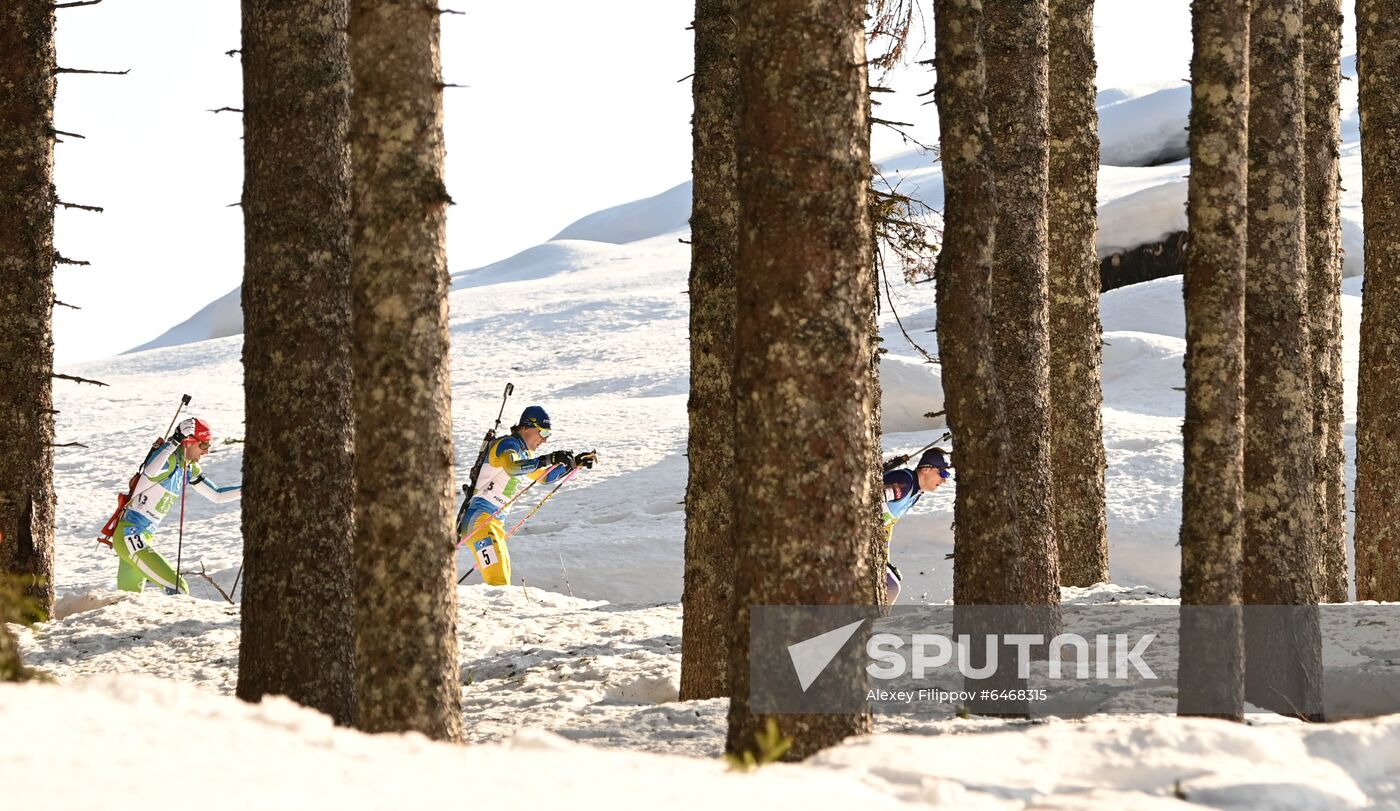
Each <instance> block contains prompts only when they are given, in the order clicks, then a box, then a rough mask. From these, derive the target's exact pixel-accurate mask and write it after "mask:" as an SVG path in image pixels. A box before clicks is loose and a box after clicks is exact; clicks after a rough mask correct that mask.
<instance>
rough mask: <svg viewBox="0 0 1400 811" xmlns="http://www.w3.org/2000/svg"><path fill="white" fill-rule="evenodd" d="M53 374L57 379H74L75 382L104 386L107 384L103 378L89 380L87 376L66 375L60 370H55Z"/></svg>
mask: <svg viewBox="0 0 1400 811" xmlns="http://www.w3.org/2000/svg"><path fill="white" fill-rule="evenodd" d="M53 376H54V378H55V379H57V380H71V381H73V382H74V383H88V384H91V385H93V386H103V387H105V386H106V385H107V384H106V383H103V382H102V381H101V380H88V379H87V378H86V377H78V376H77V375H64V374H59V373H58V372H54V373H53Z"/></svg>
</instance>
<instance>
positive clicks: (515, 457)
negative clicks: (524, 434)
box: [487, 436, 549, 478]
mask: <svg viewBox="0 0 1400 811" xmlns="http://www.w3.org/2000/svg"><path fill="white" fill-rule="evenodd" d="M488 455H489V457H490V458H489V459H488V460H487V461H489V462H490V463H491V464H492V465H493V466H495V467H498V468H500V469H501V470H504V471H505V472H506V473H508V474H510V475H512V476H526V475H530V477H531V478H536V477H535V476H533V475H531V474H534V473H535V472H536V471H542V470H546V469H548V468H549V456H548V455H545V456H538V457H528V456H526V454H525V448H524V445H523V444H522V443H521V442H520V440H518V439H516V438H515V437H513V436H512V437H506V438H505V439H502V440H499V441H497V442H496V443H495V444H494V445H492V446H491V449H490V452H489V454H488Z"/></svg>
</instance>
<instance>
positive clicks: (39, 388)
mask: <svg viewBox="0 0 1400 811" xmlns="http://www.w3.org/2000/svg"><path fill="white" fill-rule="evenodd" d="M54 59H55V56H54V11H53V3H52V2H48V0H10V1H9V2H6V3H5V5H4V8H3V9H2V10H0V347H4V353H3V355H0V575H2V576H8V577H11V578H14V579H15V581H16V585H17V586H19V587H20V589H21V590H22V593H23V596H24V597H25V598H27V599H26V605H25V606H23V607H22V608H21V609H20V610H19V612H18V614H17V617H18V618H19V619H20V620H22V621H25V622H33V621H36V620H40V619H43V618H45V617H46V616H47V615H48V614H49V612H50V611H51V610H52V609H53V599H54V587H53V579H54V491H53V267H54V249H53V207H54V199H55V198H54V187H53V143H54V142H53V139H54V133H53V99H54V88H55V84H54Z"/></svg>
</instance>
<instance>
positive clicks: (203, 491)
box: [190, 473, 243, 504]
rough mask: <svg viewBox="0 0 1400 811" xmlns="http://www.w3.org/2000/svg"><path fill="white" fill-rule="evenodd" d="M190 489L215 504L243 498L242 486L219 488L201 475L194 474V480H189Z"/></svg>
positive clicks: (233, 485) (231, 485) (232, 485)
mask: <svg viewBox="0 0 1400 811" xmlns="http://www.w3.org/2000/svg"><path fill="white" fill-rule="evenodd" d="M190 489H191V490H193V491H195V492H196V493H198V494H200V495H201V496H204V497H205V498H207V499H209V500H210V501H212V502H214V503H215V504H227V503H228V502H230V501H237V500H238V499H240V498H242V497H243V485H241V484H230V485H229V486H227V487H220V486H218V485H217V484H215V483H213V482H212V481H210V480H209V479H208V478H207V477H206V476H205V475H204V474H203V473H195V475H194V478H192V479H190Z"/></svg>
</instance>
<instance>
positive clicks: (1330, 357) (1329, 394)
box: [1303, 0, 1347, 603]
mask: <svg viewBox="0 0 1400 811" xmlns="http://www.w3.org/2000/svg"><path fill="white" fill-rule="evenodd" d="M1303 18H1304V20H1305V21H1306V26H1307V27H1306V28H1305V29H1304V32H1303V59H1304V63H1305V69H1304V70H1305V73H1306V77H1305V80H1304V81H1305V83H1306V85H1307V98H1306V101H1305V102H1304V110H1305V115H1306V118H1307V125H1306V129H1307V132H1306V135H1305V137H1306V138H1307V140H1306V142H1305V144H1304V148H1303V154H1304V155H1305V156H1306V160H1305V165H1304V170H1303V171H1304V172H1305V173H1306V182H1307V186H1306V192H1305V194H1306V200H1307V215H1306V216H1307V224H1306V233H1307V253H1308V312H1309V320H1310V325H1311V335H1312V338H1311V340H1312V359H1313V377H1312V380H1313V399H1312V410H1313V446H1314V447H1315V448H1316V449H1317V464H1318V468H1317V475H1316V477H1315V478H1314V486H1315V487H1316V489H1317V504H1318V509H1317V515H1318V540H1319V542H1320V544H1321V553H1322V554H1321V564H1322V598H1323V600H1325V601H1326V602H1329V603H1344V602H1346V601H1347V548H1346V543H1347V524H1346V457H1345V454H1344V451H1343V439H1344V437H1343V435H1342V427H1343V425H1344V424H1345V422H1346V417H1345V413H1344V410H1343V406H1342V245H1341V242H1342V226H1341V212H1340V211H1339V209H1338V192H1339V191H1340V185H1341V162H1340V160H1341V156H1340V152H1339V145H1340V143H1341V137H1342V136H1341V95H1340V89H1339V85H1340V83H1341V74H1342V71H1341V56H1342V3H1341V0H1306V4H1305V13H1304V14H1303Z"/></svg>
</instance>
